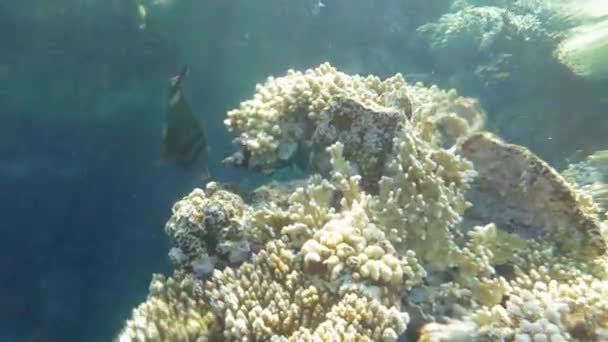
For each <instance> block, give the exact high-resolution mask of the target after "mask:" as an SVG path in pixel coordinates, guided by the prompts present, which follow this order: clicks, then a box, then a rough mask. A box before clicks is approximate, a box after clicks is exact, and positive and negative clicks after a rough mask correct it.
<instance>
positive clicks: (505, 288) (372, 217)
mask: <svg viewBox="0 0 608 342" xmlns="http://www.w3.org/2000/svg"><path fill="white" fill-rule="evenodd" d="M294 78H295V79H298V80H300V81H298V82H300V83H299V84H300V86H298V87H295V88H294V86H293V85H292V84H291V83H290V82H291V81H293V79H294ZM337 79H341V80H340V81H338V80H337ZM308 81H311V82H312V83H311V85H308V87H311V88H310V89H309V88H306V89H304V90H302V89H299V87H305V86H304V85H303V83H302V82H306V84H308ZM315 82H317V83H315ZM323 82H326V83H323ZM335 82H338V83H335ZM340 82H341V83H340ZM385 82H386V81H385ZM287 84H289V85H287ZM315 84H316V85H315ZM390 84H392V86H390V87H389V86H388V85H387V84H386V83H384V82H382V81H380V80H379V79H376V78H373V77H371V78H366V79H363V78H358V77H353V78H351V77H350V76H345V75H343V74H340V73H338V72H337V71H336V70H335V69H333V68H330V67H329V66H328V65H323V66H321V67H320V68H318V69H316V70H315V71H308V72H306V73H296V72H291V73H290V74H289V75H288V76H286V77H285V78H281V79H272V80H269V82H268V83H267V84H266V85H265V86H264V87H263V88H259V89H258V92H259V94H258V95H256V98H255V99H254V100H251V101H253V102H246V103H245V104H244V105H243V106H242V107H241V109H239V110H237V112H232V114H231V116H230V118H229V119H228V124H229V125H232V126H233V128H234V129H236V130H237V131H238V134H239V135H240V137H241V138H242V139H245V140H246V141H247V142H245V145H242V146H241V148H243V147H245V148H246V150H247V149H250V148H252V147H259V146H264V147H260V149H256V148H254V150H256V152H255V155H256V156H255V157H253V155H254V152H253V151H250V153H251V157H252V158H258V159H257V161H256V163H261V164H258V165H265V166H268V167H274V166H276V165H275V164H274V163H275V162H276V161H277V160H278V159H280V158H281V157H279V156H278V155H279V154H280V153H282V152H280V151H279V149H280V148H278V146H276V148H275V147H273V145H272V144H273V143H275V142H276V143H278V142H279V141H282V142H288V140H289V141H291V143H293V144H296V145H298V147H297V149H300V148H301V147H302V146H308V144H310V143H312V144H313V145H314V144H316V145H315V146H314V147H315V148H316V152H315V154H312V155H313V156H315V158H318V160H321V159H323V160H324V163H325V164H324V165H323V166H322V167H320V169H322V174H314V175H310V176H309V177H308V178H307V179H306V180H299V181H294V182H292V183H286V184H281V185H277V184H269V185H267V186H264V187H262V188H260V189H258V190H257V191H254V192H253V193H252V194H250V195H249V196H246V198H248V199H249V200H250V203H249V204H247V203H245V201H243V200H242V199H241V197H240V196H239V195H237V194H235V193H233V192H230V191H228V190H227V189H222V188H221V187H220V186H219V185H218V184H216V183H210V184H208V185H207V187H206V189H205V190H204V191H203V190H195V191H193V192H192V193H191V194H190V195H189V196H187V197H185V198H184V199H183V200H181V201H180V202H178V203H177V204H176V205H175V207H174V212H173V217H172V218H171V219H170V220H169V222H168V224H167V227H166V232H167V233H168V235H169V236H170V238H171V240H172V242H173V244H174V245H175V246H176V247H175V248H178V249H179V250H180V251H181V252H182V255H181V256H182V258H184V259H185V260H186V261H187V262H181V263H180V262H178V263H176V267H177V269H176V271H175V273H174V275H173V276H172V277H169V278H165V277H163V276H155V277H154V279H153V282H152V285H151V287H150V294H149V296H148V299H147V300H146V302H144V303H142V304H141V305H140V306H139V307H138V308H136V309H135V310H134V312H133V315H132V317H131V319H130V320H128V321H127V323H126V325H125V327H124V329H123V331H122V332H121V333H120V335H119V337H118V340H120V341H205V340H228V341H257V340H271V341H301V340H310V341H339V340H351V341H394V340H395V339H397V338H398V337H399V336H400V335H402V334H404V333H407V334H408V336H410V337H411V336H413V337H418V338H419V340H420V341H442V340H448V341H471V340H477V339H479V340H517V341H560V339H561V340H575V341H576V340H578V341H593V340H603V339H606V338H608V301H607V300H606V298H608V257H606V256H605V251H606V242H605V240H604V236H603V234H604V232H603V231H602V229H601V227H600V224H599V221H598V219H597V217H596V211H595V209H594V208H595V207H594V206H593V203H592V202H591V200H590V199H589V198H588V197H584V196H581V195H579V194H578V193H576V192H575V191H574V190H573V189H572V188H571V187H570V186H569V185H568V184H567V183H566V181H565V180H564V179H563V178H561V176H559V174H557V173H556V172H555V171H554V170H553V169H551V168H550V167H549V166H548V165H547V164H546V163H544V162H543V161H542V160H540V159H539V158H538V157H536V156H534V155H533V154H532V153H530V152H529V151H528V150H526V149H524V148H523V147H518V146H514V145H509V144H505V143H503V142H502V141H500V140H498V139H496V138H494V137H493V136H492V135H490V134H488V133H474V131H476V130H478V129H479V128H480V125H481V122H483V111H481V109H479V108H478V107H477V105H476V103H475V102H474V101H472V100H469V99H466V98H462V97H458V96H457V94H456V93H455V92H453V91H448V92H445V91H442V90H439V89H438V88H433V87H431V88H425V87H422V86H421V85H417V86H408V85H405V84H404V83H403V81H402V79H401V78H400V77H399V76H396V77H394V78H392V81H391V83H390ZM317 86H318V87H319V89H317V90H318V91H319V94H323V92H324V91H325V92H327V91H329V90H327V89H329V88H332V87H333V88H335V89H333V88H332V89H333V90H331V92H332V93H331V94H334V95H336V97H333V95H331V96H329V97H327V99H326V100H327V102H326V103H325V102H324V104H323V105H321V104H319V103H318V101H317V103H316V104H312V102H314V101H313V100H311V96H312V95H311V94H312V90H311V89H312V88H314V87H317ZM327 87H329V88H327ZM383 87H388V88H390V89H392V90H390V91H386V92H383V91H378V89H380V88H382V89H385V88H383ZM391 87H392V88H391ZM296 88H298V89H296ZM370 89H371V90H370ZM373 89H375V90H374V91H372V90H373ZM395 89H399V91H398V96H397V99H398V101H389V100H387V96H388V95H390V94H394V93H393V91H395ZM287 90H289V91H292V93H290V94H291V95H290V96H292V97H293V98H289V97H288V96H287V97H286V95H285V92H286V91H287ZM317 90H315V91H317ZM305 91H310V92H311V94H307V95H304V97H301V96H300V95H302V94H303V92H305ZM264 92H270V93H269V94H263V93H264ZM349 92H351V93H352V94H351V93H349ZM281 94H282V95H281ZM294 94H299V95H298V96H296V95H294ZM315 94H316V93H315ZM370 94H375V95H374V96H371V95H370ZM387 94H388V95H387ZM317 95H318V94H317ZM317 95H315V96H317ZM338 95H339V96H338ZM283 97H286V98H288V99H283ZM313 97H314V96H313ZM321 97H323V95H321ZM388 97H390V96H388ZM315 99H316V100H319V98H316V97H315ZM285 101H287V102H285ZM366 101H367V102H366ZM432 101H437V103H434V104H433V103H429V102H432ZM285 103H287V104H285ZM277 106H278V107H277ZM281 106H283V107H281ZM311 106H312V107H311ZM404 106H405V107H404ZM296 108H299V109H301V108H306V111H307V113H308V112H309V114H306V115H304V116H299V114H297V110H296ZM279 109H281V111H278V110H279ZM266 111H270V113H271V114H273V115H266V114H263V113H266ZM310 113H311V114H310ZM355 114H356V115H355ZM444 120H445V121H444ZM449 121H451V122H459V123H457V124H453V125H452V124H448V123H447V122H449ZM346 123H347V124H346ZM387 123H390V125H389V124H387ZM286 124H287V125H299V126H298V127H297V128H295V126H294V128H293V129H294V130H301V131H302V132H305V131H310V132H316V133H317V137H316V138H314V137H315V134H313V133H311V134H310V135H306V136H305V135H301V136H287V135H283V133H282V132H283V131H282V130H280V131H277V132H276V135H272V136H271V138H270V140H271V143H270V144H269V145H264V144H262V145H257V146H256V143H254V141H258V140H259V137H260V136H264V134H270V133H272V132H271V131H269V130H268V129H270V130H271V129H272V128H271V127H274V125H279V126H281V125H286ZM366 125H371V126H372V127H371V128H370V130H369V131H370V133H369V135H367V136H366V135H365V130H364V129H363V126H366ZM389 126H390V127H389ZM450 127H451V128H450ZM454 127H460V128H461V129H460V128H459V129H454ZM269 132H270V133H269ZM327 132H332V133H331V134H329V133H327ZM355 133H356V135H359V134H363V136H359V139H357V137H353V136H350V135H349V134H355ZM273 134H274V133H273ZM254 136H255V137H254ZM268 136H270V135H268ZM321 136H322V138H321ZM332 136H333V138H332ZM250 137H251V139H253V140H247V139H249V138H250ZM389 138H390V139H389ZM262 140H263V139H262ZM371 141H373V143H372V142H371ZM345 142H346V143H348V144H351V145H353V146H356V148H354V149H353V148H352V146H350V147H349V146H347V145H346V144H345ZM252 144H253V145H252ZM309 147H310V146H309ZM322 147H324V149H323V150H321V148H322ZM365 148H369V151H368V153H367V154H366V153H365V152H366V151H360V150H361V149H365ZM446 148H447V149H446ZM320 155H322V157H320ZM363 156H365V157H363ZM367 157H373V158H375V159H373V162H372V161H371V160H372V159H366V158H367ZM366 160H367V161H368V162H366ZM371 170H373V172H371ZM374 183H376V185H377V186H376V187H374V186H371V184H374ZM490 209H492V210H490ZM496 209H498V210H496ZM243 243H246V244H247V245H248V246H256V247H257V248H251V252H252V256H251V257H250V258H248V259H243V260H238V261H239V263H234V262H231V261H234V260H232V259H231V255H232V254H231V251H233V249H231V248H228V249H225V248H222V247H221V246H228V247H235V246H236V247H237V251H241V249H240V247H239V246H243ZM226 251H228V252H226ZM174 254H176V253H174ZM193 255H194V256H199V255H204V256H205V257H212V256H215V257H219V258H220V259H221V258H224V259H226V258H227V259H228V262H224V263H222V264H220V263H214V264H212V265H206V266H210V268H209V269H208V272H207V274H205V277H200V275H201V274H200V272H198V271H197V270H198V269H197V267H199V266H200V264H197V263H194V264H193V263H192V262H191V260H192V256H193ZM195 260H198V259H195ZM419 328H420V329H419ZM413 337H412V338H413Z"/></svg>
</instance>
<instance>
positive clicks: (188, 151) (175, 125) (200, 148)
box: [161, 66, 210, 179]
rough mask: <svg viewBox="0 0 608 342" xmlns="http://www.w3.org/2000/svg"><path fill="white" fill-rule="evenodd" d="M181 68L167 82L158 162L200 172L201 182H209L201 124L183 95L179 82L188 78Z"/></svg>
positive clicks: (187, 70) (206, 151) (185, 68)
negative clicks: (170, 162)
mask: <svg viewBox="0 0 608 342" xmlns="http://www.w3.org/2000/svg"><path fill="white" fill-rule="evenodd" d="M188 73H189V69H188V66H184V67H183V69H182V71H181V72H180V74H179V75H177V76H174V77H172V78H171V81H170V90H169V106H168V108H167V118H166V122H165V126H164V127H163V133H162V151H161V160H162V161H165V162H166V161H168V160H173V161H174V162H175V163H176V164H177V165H178V166H180V167H182V168H185V169H189V170H195V171H196V172H199V171H200V172H202V177H203V179H207V178H209V176H210V174H209V168H208V165H207V158H208V152H209V151H208V146H207V136H206V135H205V130H204V129H203V126H202V124H201V123H200V121H199V120H198V118H197V117H196V115H195V114H194V113H193V112H192V109H191V108H190V104H189V103H188V101H187V100H186V98H185V97H184V94H183V89H182V82H183V80H184V78H185V77H186V76H187V75H188Z"/></svg>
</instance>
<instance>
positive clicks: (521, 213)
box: [459, 133, 606, 257]
mask: <svg viewBox="0 0 608 342" xmlns="http://www.w3.org/2000/svg"><path fill="white" fill-rule="evenodd" d="M459 153H460V154H461V155H462V156H463V157H465V158H467V159H468V160H470V161H471V162H473V164H474V168H475V170H476V171H477V174H478V176H477V177H476V179H475V181H474V182H473V184H472V188H471V190H469V192H468V194H467V198H468V200H469V201H470V202H472V203H473V206H472V207H471V208H470V209H469V210H468V211H467V213H466V217H467V218H468V219H469V220H471V221H474V222H479V223H489V222H494V223H496V225H497V226H499V227H501V228H502V229H505V230H507V231H509V232H513V233H517V234H518V235H520V236H522V237H524V238H528V239H538V240H540V239H547V238H549V239H554V240H556V241H557V242H558V244H559V246H560V247H562V248H563V250H564V251H567V252H571V253H574V254H579V255H584V256H588V257H594V256H598V255H602V254H604V253H605V252H606V241H605V240H604V238H603V237H602V235H601V233H600V223H599V221H598V220H597V218H596V217H595V215H594V212H593V207H592V206H591V204H590V203H589V201H588V199H586V198H584V197H582V196H580V195H579V194H577V193H576V191H575V190H574V189H573V188H572V187H571V186H570V185H569V184H568V183H567V182H566V180H565V179H564V178H563V177H562V176H561V175H560V174H559V173H558V172H557V171H555V170H554V169H553V168H552V167H551V166H549V165H548V164H547V163H545V162H544V161H542V160H541V159H540V158H538V157H537V156H536V155H534V154H533V153H532V152H530V151H529V150H527V149H526V148H524V147H521V146H517V145H511V144H507V143H504V142H502V141H500V140H499V139H497V138H495V137H494V136H492V135H491V134H489V133H476V134H473V135H472V136H470V137H469V138H468V139H467V140H466V141H464V142H463V143H462V145H461V146H460V150H459Z"/></svg>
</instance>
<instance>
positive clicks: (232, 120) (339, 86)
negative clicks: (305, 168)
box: [225, 63, 484, 175]
mask: <svg viewBox="0 0 608 342" xmlns="http://www.w3.org/2000/svg"><path fill="white" fill-rule="evenodd" d="M410 93H411V96H410ZM435 97H437V101H433V100H431V101H429V99H430V98H432V99H434V98H435ZM357 113H361V115H355V114H357ZM412 115H413V116H414V117H415V119H414V120H413V121H414V122H417V124H416V125H415V126H416V127H418V126H421V127H420V129H423V128H424V129H426V130H427V131H429V132H431V134H432V135H435V134H436V133H437V131H434V130H432V129H429V128H428V125H433V122H434V121H446V123H445V124H444V125H445V126H446V132H445V135H447V136H448V137H447V138H446V139H448V140H449V141H448V142H446V143H450V142H453V141H454V140H455V139H457V138H458V136H461V135H463V134H465V133H466V132H467V131H469V130H475V129H477V128H478V127H479V126H480V125H479V123H480V122H483V117H484V114H483V111H481V110H480V109H479V108H478V107H477V106H476V105H475V103H474V101H473V100H468V99H466V98H463V97H459V96H458V95H457V93H456V92H455V91H450V92H444V91H440V90H439V89H437V88H436V87H435V88H433V89H426V88H424V87H422V86H420V85H419V86H414V85H408V84H406V83H405V81H404V79H403V77H402V76H401V75H400V74H396V75H395V76H393V77H390V78H388V79H386V80H380V79H379V78H378V77H375V76H368V77H361V76H358V75H356V76H349V75H346V74H344V73H341V72H339V71H337V70H336V69H335V68H333V67H332V66H331V65H329V64H328V63H325V64H322V65H320V66H319V67H317V68H315V69H309V70H306V71H305V72H298V71H293V70H290V71H289V72H288V73H287V75H286V76H283V77H279V78H272V77H271V78H269V79H268V80H267V81H266V82H265V83H264V84H262V85H258V86H257V87H256V92H255V95H254V97H253V99H251V100H247V101H245V102H243V103H241V105H240V107H239V108H237V109H234V110H231V111H229V112H228V118H227V119H226V120H225V124H226V126H227V127H228V129H229V130H230V131H231V132H233V133H236V134H237V135H238V138H237V139H236V140H235V143H236V145H237V147H238V148H239V151H238V152H237V153H235V154H234V155H233V156H231V157H229V158H227V159H226V160H225V162H226V163H227V164H230V165H236V166H242V167H248V168H253V169H261V170H264V171H272V170H274V169H275V168H277V167H279V166H281V165H282V164H285V163H287V162H293V159H295V158H300V159H304V163H306V164H310V165H315V166H317V168H319V167H320V168H321V170H323V169H327V167H326V166H327V165H328V163H327V160H323V158H322V157H321V156H324V151H325V149H326V148H327V147H329V146H330V145H331V144H333V143H334V142H335V141H336V139H340V141H341V142H343V143H347V142H348V143H350V142H351V141H352V142H354V145H353V147H350V146H348V147H347V151H346V157H347V158H351V159H352V160H351V161H352V162H357V164H358V165H357V167H359V170H360V171H361V172H362V173H364V175H365V174H367V173H371V174H378V170H377V169H378V163H379V164H382V162H383V161H382V160H381V159H379V157H380V156H379V153H381V152H384V154H385V151H386V150H387V149H390V146H389V145H390V141H391V139H390V138H389V139H387V138H386V137H387V136H393V135H394V132H395V131H397V130H398V127H399V125H400V124H401V123H402V122H403V121H404V120H405V119H406V118H409V117H411V116H412ZM447 117H450V118H451V119H452V120H451V122H454V121H455V120H456V121H457V124H451V125H449V124H448V123H447V121H450V120H449V119H448V118H447ZM457 117H461V119H460V120H458V118H457ZM427 121H428V122H427ZM423 122H425V123H426V124H424V125H423ZM448 126H452V127H457V129H454V128H448ZM363 128H367V130H368V131H367V132H365V133H366V134H365V135H364V136H360V135H361V133H364V132H363V131H362V129H363ZM338 133H339V136H334V134H338ZM437 134H438V133H437ZM351 148H352V149H353V151H350V149H351ZM355 149H356V150H355ZM311 151H312V153H311ZM315 152H316V153H317V154H320V155H321V156H319V155H315ZM357 153H359V154H361V155H357ZM359 164H360V165H359ZM324 165H325V167H324ZM311 169H312V170H309V171H318V170H316V169H315V168H311Z"/></svg>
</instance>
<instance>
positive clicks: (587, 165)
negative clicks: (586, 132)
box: [562, 150, 608, 214]
mask: <svg viewBox="0 0 608 342" xmlns="http://www.w3.org/2000/svg"><path fill="white" fill-rule="evenodd" d="M562 174H563V176H564V178H566V179H567V180H568V181H569V182H571V183H572V184H574V185H575V186H576V188H577V190H578V191H579V192H581V193H583V194H586V195H589V196H591V197H592V198H593V202H595V203H596V204H597V205H598V207H599V208H598V210H599V211H600V212H601V214H605V213H606V211H607V210H608V151H606V150H602V151H596V152H594V153H593V154H591V155H589V156H588V157H587V159H586V160H584V161H581V162H579V163H574V164H570V165H568V168H567V169H566V170H564V171H563V172H562Z"/></svg>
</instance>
